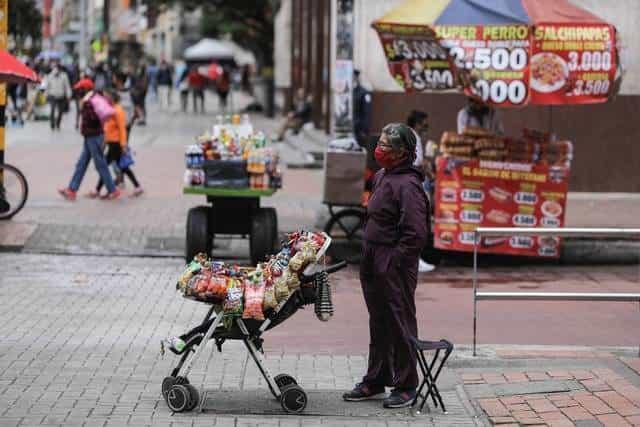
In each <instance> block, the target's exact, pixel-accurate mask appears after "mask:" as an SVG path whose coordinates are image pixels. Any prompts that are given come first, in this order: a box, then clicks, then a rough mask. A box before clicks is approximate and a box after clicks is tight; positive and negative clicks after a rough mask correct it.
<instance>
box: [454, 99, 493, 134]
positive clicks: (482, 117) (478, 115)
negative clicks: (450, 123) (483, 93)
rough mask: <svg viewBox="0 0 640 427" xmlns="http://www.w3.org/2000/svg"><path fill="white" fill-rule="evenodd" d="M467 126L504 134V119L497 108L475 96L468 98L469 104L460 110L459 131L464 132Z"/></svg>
mask: <svg viewBox="0 0 640 427" xmlns="http://www.w3.org/2000/svg"><path fill="white" fill-rule="evenodd" d="M467 126H475V127H480V128H483V129H486V130H488V131H489V132H491V133H493V134H495V135H503V134H504V126H503V124H502V120H501V118H500V115H499V114H498V112H497V111H496V110H495V108H493V107H491V106H490V105H487V104H485V103H484V102H482V100H481V99H480V98H477V97H473V96H470V97H468V98H467V105H466V106H465V107H464V108H463V109H462V110H460V111H459V112H458V133H460V134H461V133H463V132H464V128H466V127H467Z"/></svg>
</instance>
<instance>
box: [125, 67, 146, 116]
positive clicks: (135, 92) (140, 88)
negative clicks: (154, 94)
mask: <svg viewBox="0 0 640 427" xmlns="http://www.w3.org/2000/svg"><path fill="white" fill-rule="evenodd" d="M148 89H149V79H148V76H147V70H146V68H145V67H144V66H141V67H140V68H139V69H138V72H137V73H136V74H135V75H134V76H133V78H132V79H131V82H130V89H129V92H130V93H131V102H133V107H134V109H135V116H136V118H137V119H138V124H139V125H140V126H144V125H146V124H147V108H146V99H147V90H148Z"/></svg>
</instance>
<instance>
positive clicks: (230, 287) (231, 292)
mask: <svg viewBox="0 0 640 427" xmlns="http://www.w3.org/2000/svg"><path fill="white" fill-rule="evenodd" d="M243 295H244V284H243V283H242V280H240V279H236V278H233V279H229V281H228V284H227V298H226V299H225V301H224V306H223V308H222V309H223V312H224V315H225V316H227V317H239V316H242V297H243Z"/></svg>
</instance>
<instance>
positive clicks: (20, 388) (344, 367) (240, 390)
mask: <svg viewBox="0 0 640 427" xmlns="http://www.w3.org/2000/svg"><path fill="white" fill-rule="evenodd" d="M0 265H2V269H3V274H2V275H1V276H0V300H1V301H2V302H3V305H2V307H3V310H2V312H1V314H0V323H1V324H2V325H3V328H2V329H1V330H0V425H1V426H13V425H21V426H22V425H41V424H42V425H64V426H71V425H86V426H98V425H99V426H104V425H114V426H121V425H127V424H128V425H133V426H143V425H180V426H182V425H194V426H195V425H198V426H199V425H213V423H214V421H215V423H216V424H215V425H225V426H226V425H234V426H238V425H241V426H245V425H247V426H248V425H269V426H272V425H283V426H289V425H294V426H315V425H331V426H333V425H349V426H351V425H354V426H365V425H372V426H409V425H416V426H418V425H420V426H424V425H427V426H429V425H435V426H464V425H470V426H471V425H486V423H489V422H490V421H491V422H494V423H502V422H510V421H512V420H517V421H519V422H522V423H523V424H526V423H527V422H532V420H535V421H536V422H537V423H538V424H539V425H543V424H545V423H546V425H550V426H554V425H558V426H561V425H578V426H586V425H633V424H634V423H637V421H638V419H637V415H638V414H640V409H639V408H640V389H638V386H640V377H639V376H638V374H637V371H640V366H639V365H640V359H638V358H637V357H636V356H637V353H636V352H637V347H620V345H628V346H635V345H636V344H637V337H636V336H635V333H633V332H632V331H635V330H637V329H638V312H637V307H635V306H633V305H631V304H629V305H627V304H622V305H620V306H616V307H615V309H614V307H610V306H607V305H594V306H590V305H587V306H584V307H583V308H582V309H580V308H578V307H567V306H565V307H563V309H562V310H560V309H558V310H555V309H554V310H551V309H547V310H546V311H545V310H543V308H542V307H541V306H531V307H519V310H518V311H514V310H507V308H508V307H493V310H492V307H489V306H486V307H483V308H482V310H481V317H480V318H481V321H482V323H481V335H480V336H481V343H483V345H481V346H480V348H479V357H478V358H472V357H471V354H470V348H469V346H468V345H465V343H468V342H469V340H468V334H467V333H465V331H468V330H469V326H470V325H469V324H468V309H467V308H465V307H464V306H461V305H460V304H458V303H456V302H455V301H458V300H462V299H466V300H468V299H469V296H470V295H469V289H468V288H467V286H464V285H463V284H462V283H461V282H460V281H458V282H456V281H455V280H454V277H460V278H461V280H462V278H463V277H465V275H466V274H468V273H466V272H464V271H460V270H456V269H453V270H449V271H448V270H443V271H442V272H439V273H438V275H437V276H432V277H431V279H429V278H425V279H424V280H421V283H420V287H419V291H418V298H417V301H418V310H419V312H420V330H421V335H423V336H424V337H425V338H427V337H428V338H439V337H441V336H444V337H447V338H449V339H451V340H452V341H453V342H454V343H456V346H457V349H456V350H455V352H454V355H453V358H452V360H451V362H450V364H449V367H450V368H447V369H445V371H444V374H443V377H442V380H441V381H440V386H441V390H442V392H443V397H444V400H445V403H446V404H447V405H448V414H447V415H444V414H441V413H440V412H439V410H438V409H435V408H433V407H432V412H431V413H428V412H426V413H425V414H424V415H417V416H416V415H413V414H412V413H411V412H410V411H408V410H401V411H391V412H389V411H382V410H381V409H380V406H378V405H379V403H377V404H375V403H368V404H351V405H347V404H344V403H342V402H341V401H340V399H339V396H340V394H341V391H342V390H346V389H347V388H349V387H350V386H351V385H352V384H353V383H354V382H355V381H357V380H358V379H359V377H360V375H361V374H362V372H363V370H364V367H365V363H366V358H365V353H366V331H365V329H366V321H365V317H364V314H363V313H362V302H361V296H360V295H359V290H358V286H357V284H356V283H354V282H355V280H354V274H355V273H354V271H353V270H352V271H347V272H343V273H340V274H338V275H336V278H335V280H334V284H335V288H336V291H335V295H334V300H335V304H336V316H335V317H334V318H333V319H331V320H330V321H329V322H327V323H321V322H319V321H318V320H317V319H315V316H314V315H313V313H312V311H310V310H305V311H303V312H301V313H298V314H296V315H295V316H294V317H293V318H291V319H290V320H288V321H287V322H285V323H283V324H282V325H281V326H279V327H278V328H276V329H274V330H273V331H271V332H269V333H268V334H267V335H266V336H265V338H266V341H265V343H266V346H265V347H266V355H267V360H268V366H269V368H270V369H273V372H274V373H279V372H287V373H289V374H291V375H293V376H295V377H296V378H297V379H298V381H299V382H300V384H301V385H302V386H303V387H304V388H305V389H306V390H307V391H308V392H309V396H310V399H311V402H310V404H309V411H308V412H307V413H308V416H305V417H292V416H283V415H282V414H281V412H280V409H279V405H278V403H277V402H275V401H273V399H272V398H271V397H270V395H269V394H268V391H267V390H266V387H265V384H264V381H263V380H262V379H261V378H260V376H259V374H258V372H257V370H256V369H255V367H254V366H253V364H252V363H250V362H249V363H247V361H246V356H245V351H244V349H243V347H241V346H240V345H238V344H237V343H226V344H225V345H224V347H223V353H222V354H218V353H215V354H214V355H213V358H212V359H210V360H209V361H208V362H205V361H204V360H203V361H201V363H198V364H196V366H195V369H194V371H193V372H192V373H191V375H190V379H191V381H192V383H194V384H195V385H196V386H198V387H203V388H204V389H206V390H207V391H208V398H207V400H206V402H205V406H204V409H205V412H204V413H202V414H194V413H192V414H176V415H173V416H172V415H171V413H170V411H169V410H168V409H167V407H166V405H165V403H164V402H163V401H162V399H161V398H160V395H159V390H160V384H161V381H162V378H163V377H164V376H166V375H167V373H168V372H169V370H170V369H171V367H172V364H173V363H175V361H176V358H175V357H174V356H173V355H170V354H167V355H165V356H164V357H163V356H161V355H160V352H159V349H160V347H159V342H160V339H162V338H163V337H165V336H169V335H174V334H179V333H182V332H184V331H185V330H186V329H187V328H189V327H192V326H194V325H196V324H197V323H198V322H199V321H200V319H201V318H202V317H203V316H204V313H205V311H206V306H204V305H202V304H198V303H194V302H190V301H187V300H184V299H182V298H180V297H179V295H178V294H177V293H176V291H175V281H176V277H177V275H178V274H179V272H180V270H181V268H182V262H181V261H180V260H175V259H152V258H141V257H134V258H126V257H115V258H114V257H86V256H47V255H30V254H0ZM532 273H534V272H533V271H532ZM537 274H538V276H542V277H543V278H544V279H546V280H549V281H552V282H554V283H564V284H566V285H567V286H576V285H577V284H578V283H582V284H585V283H586V284H587V285H588V286H590V287H592V288H594V290H595V287H597V286H604V287H607V288H613V287H616V286H619V287H620V289H623V288H626V287H627V286H629V284H628V282H630V279H632V278H633V277H634V274H635V273H634V272H632V271H629V270H627V269H624V268H619V269H615V270H611V271H608V272H607V273H598V272H596V271H595V270H587V269H583V270H581V271H579V272H577V273H576V272H572V271H565V270H558V271H547V272H546V273H544V272H542V271H539V272H537ZM500 275H502V277H503V278H506V277H510V279H509V280H504V281H503V282H502V283H501V285H499V286H506V285H515V283H514V282H515V281H516V280H519V278H518V277H516V274H515V273H514V272H510V273H509V272H491V273H486V274H485V275H483V277H482V279H483V280H488V279H491V278H493V279H496V280H494V281H495V282H497V283H499V282H500V281H499V280H497V279H498V278H499V277H500ZM441 281H444V282H449V283H450V284H449V287H450V288H455V289H456V291H455V293H451V294H449V295H448V296H447V299H446V300H443V299H442V298H443V294H442V292H443V290H442V289H440V288H441V285H439V283H440V282H441ZM532 283H533V282H527V283H524V285H525V286H532ZM539 283H541V282H540V281H539ZM543 287H544V285H543ZM447 301H449V302H447ZM438 307H439V308H438ZM447 311H448V312H449V314H448V315H447V314H446V312H447ZM492 311H495V312H496V313H495V314H494V315H491V314H490V313H491V312H492ZM563 312H564V313H565V314H564V315H563ZM577 313H578V314H580V315H579V316H576V314H577ZM613 313H615V314H616V316H615V318H614V316H613ZM493 316H495V317H493ZM506 319H508V320H509V324H508V325H507V324H505V320H506ZM534 319H535V325H532V326H531V327H529V328H527V327H526V323H527V322H528V323H534ZM600 324H601V325H600ZM345 325H349V327H348V328H345ZM554 325H555V327H554ZM634 325H635V327H634ZM550 330H554V333H553V334H552V336H551V337H550V336H548V335H549V334H547V333H546V332H548V331H550ZM485 331H486V332H485ZM489 331H492V332H489ZM580 331H582V335H581V334H580ZM586 331H589V333H587V332H586ZM461 333H462V335H463V336H464V338H461V335H460V334H461ZM572 333H573V334H575V338H574V339H573V340H572V339H570V338H567V337H568V336H569V335H570V334H572ZM498 336H502V337H503V338H505V341H503V342H535V343H550V342H549V340H552V341H554V342H555V340H558V341H562V340H563V339H564V341H563V344H565V345H563V346H552V347H549V346H546V347H545V346H530V345H529V346H511V345H487V344H484V343H495V342H499V341H496V339H495V337H498ZM518 336H519V339H515V340H514V339H513V337H518ZM558 337H560V338H558ZM585 337H589V340H590V342H591V343H598V344H614V341H616V340H617V342H615V344H616V345H617V346H616V347H603V346H597V347H596V346H592V347H585V346H579V347H568V346H566V344H576V343H580V341H581V340H583V339H585ZM598 341H599V342H598ZM583 343H584V342H583ZM633 369H635V370H636V371H634V370H633ZM538 399H539V400H540V401H538ZM523 401H524V402H526V403H523ZM527 405H528V406H527ZM550 405H551V406H550ZM265 415H267V416H265ZM476 417H477V418H476ZM491 417H492V418H493V419H492V420H491V419H490V418H491ZM619 417H623V418H622V419H623V420H624V422H627V423H630V424H622V423H621V421H620V418H619ZM560 421H562V422H560ZM583 421H584V422H583ZM586 421H589V422H590V424H587V423H585V422H586ZM616 422H620V423H619V424H616ZM514 425H515V424H514Z"/></svg>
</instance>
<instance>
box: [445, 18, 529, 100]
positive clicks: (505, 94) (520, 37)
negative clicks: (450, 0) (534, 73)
mask: <svg viewBox="0 0 640 427" xmlns="http://www.w3.org/2000/svg"><path fill="white" fill-rule="evenodd" d="M436 35H437V37H438V38H439V39H440V40H441V41H440V43H441V44H442V45H443V46H444V47H445V48H447V49H448V50H449V53H450V55H451V56H452V58H453V63H454V65H455V67H456V68H457V69H458V70H464V71H465V72H466V73H467V75H468V77H469V79H470V80H469V85H468V86H466V87H465V92H466V93H468V94H473V95H477V96H479V97H480V98H482V100H483V101H485V102H487V103H490V104H493V105H500V106H520V105H524V104H526V103H527V101H528V97H529V93H528V82H529V44H530V32H529V27H528V26H526V25H502V26H500V25H484V26H481V25H474V26H451V25H447V26H437V27H436Z"/></svg>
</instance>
